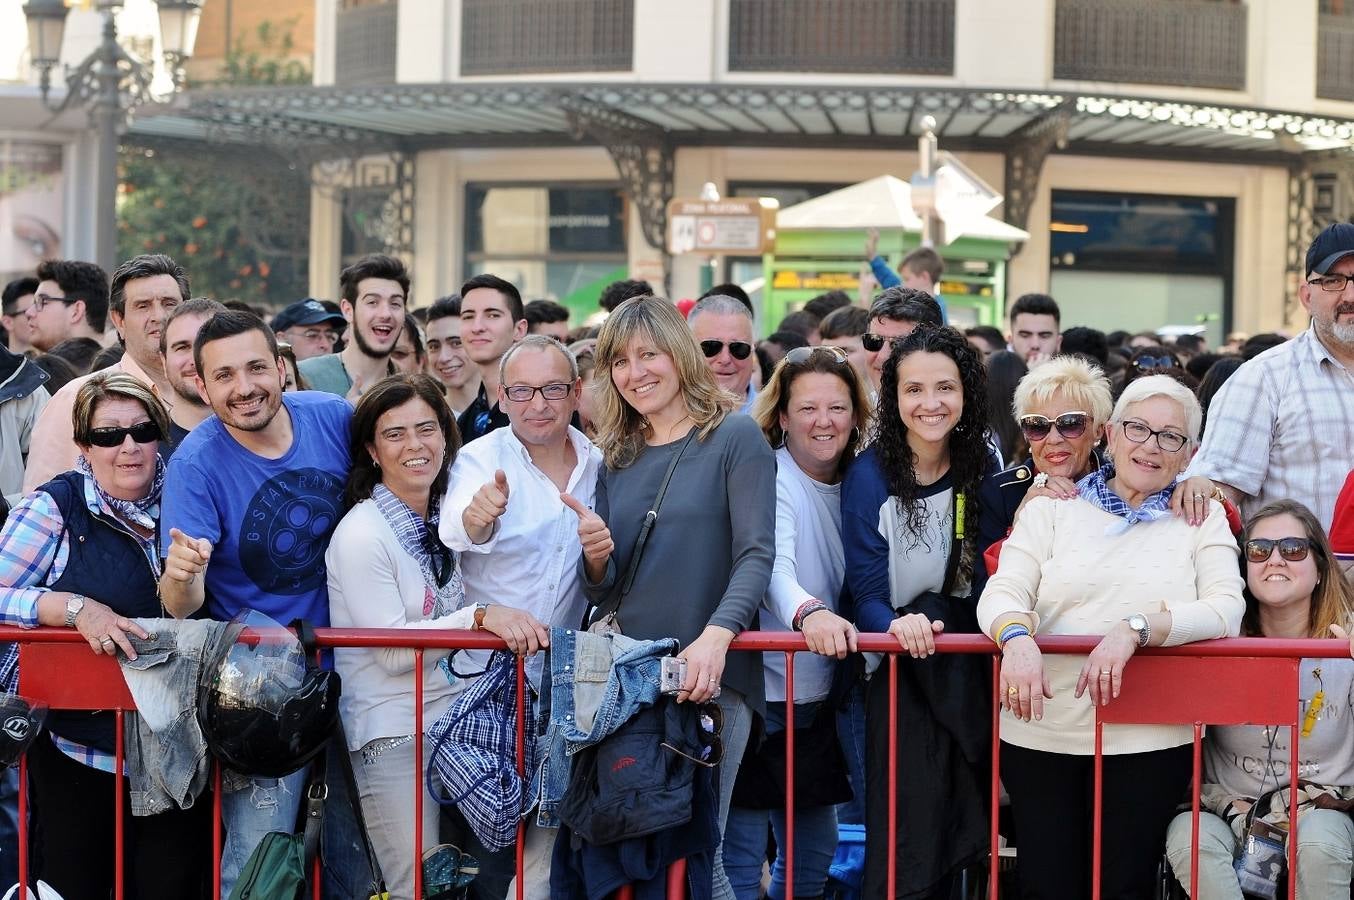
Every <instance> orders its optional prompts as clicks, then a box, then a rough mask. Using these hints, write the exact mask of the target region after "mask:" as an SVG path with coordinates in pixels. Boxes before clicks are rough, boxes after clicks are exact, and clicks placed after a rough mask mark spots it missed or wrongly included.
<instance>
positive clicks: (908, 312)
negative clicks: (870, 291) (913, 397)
mask: <svg viewBox="0 0 1354 900" xmlns="http://www.w3.org/2000/svg"><path fill="white" fill-rule="evenodd" d="M922 322H925V323H926V324H927V325H934V326H935V327H936V328H939V327H940V326H941V325H942V324H943V321H942V319H941V314H940V304H938V303H936V300H935V298H934V297H932V296H931V295H930V294H928V293H926V292H925V291H920V290H917V289H916V288H909V287H901V286H899V287H891V288H888V289H886V290H884V291H881V292H880V293H879V295H878V296H877V297H875V298H874V303H872V304H870V330H869V331H867V332H865V333H864V334H862V335H861V336H860V345H861V347H863V348H864V349H865V352H866V353H869V354H871V357H870V386H871V388H872V390H871V393H872V394H878V393H879V382H880V379H882V378H883V377H884V364H885V363H887V362H888V359H889V354H891V353H892V352H893V344H894V342H895V341H899V340H902V339H903V338H905V337H907V336H908V335H909V334H911V333H912V332H913V331H914V330H915V329H916V327H917V325H918V324H920V323H922Z"/></svg>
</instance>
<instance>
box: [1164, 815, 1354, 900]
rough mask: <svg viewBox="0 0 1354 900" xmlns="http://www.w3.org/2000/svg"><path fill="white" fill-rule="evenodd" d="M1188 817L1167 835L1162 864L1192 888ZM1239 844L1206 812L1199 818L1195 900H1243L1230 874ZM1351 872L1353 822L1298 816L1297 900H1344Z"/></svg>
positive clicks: (1223, 824) (1345, 818)
mask: <svg viewBox="0 0 1354 900" xmlns="http://www.w3.org/2000/svg"><path fill="white" fill-rule="evenodd" d="M1190 821H1191V817H1190V814H1189V813H1181V814H1180V815H1178V816H1176V817H1175V819H1173V820H1172V821H1171V825H1170V828H1168V829H1167V830H1166V858H1167V859H1169V860H1170V862H1171V871H1173V872H1174V873H1175V878H1176V880H1177V881H1179V882H1180V886H1181V887H1183V888H1184V889H1185V890H1186V891H1188V890H1189V882H1190V827H1191V826H1190ZM1236 851H1237V839H1236V836H1235V835H1234V834H1233V832H1232V829H1231V826H1229V825H1228V824H1227V823H1226V822H1224V821H1223V820H1222V819H1220V818H1219V817H1217V816H1215V815H1213V814H1212V813H1209V812H1202V811H1201V812H1200V813H1199V896H1200V897H1201V898H1204V900H1242V895H1241V887H1240V885H1239V884H1238V883H1237V880H1236V873H1235V872H1234V871H1233V870H1232V857H1233V855H1234V854H1235V853H1236ZM1351 870H1354V821H1351V820H1350V818H1349V814H1348V813H1344V812H1341V811H1339V810H1335V809H1306V810H1302V811H1301V812H1299V813H1298V898H1299V900H1327V898H1331V897H1348V896H1349V883H1350V875H1351Z"/></svg>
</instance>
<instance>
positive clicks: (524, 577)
mask: <svg viewBox="0 0 1354 900" xmlns="http://www.w3.org/2000/svg"><path fill="white" fill-rule="evenodd" d="M497 381H498V387H497V390H498V406H499V408H500V409H502V410H503V411H504V412H505V413H506V414H507V417H508V427H506V428H499V429H495V430H493V431H490V432H489V433H487V434H485V435H484V436H483V437H481V438H479V439H478V440H475V441H472V442H471V443H469V444H466V445H465V446H463V447H462V448H461V450H460V452H459V453H457V454H456V461H455V462H454V463H453V464H452V467H451V477H450V479H449V483H450V485H451V488H450V490H449V491H448V492H447V496H446V499H445V500H444V501H443V503H442V517H441V525H440V526H439V533H440V536H441V538H442V542H443V543H444V544H446V545H447V546H448V547H450V548H451V549H452V550H454V551H456V552H457V553H459V554H460V566H461V583H462V585H463V586H464V589H465V602H466V603H467V604H474V606H475V607H476V621H477V622H483V619H484V616H485V615H495V614H502V613H503V612H505V610H504V609H503V607H512V608H516V610H518V611H520V621H519V622H518V624H517V625H516V626H515V630H518V631H520V634H521V638H522V641H523V644H524V645H525V646H529V647H531V648H533V649H535V648H536V647H537V646H538V644H539V640H538V637H537V635H536V633H535V632H536V630H537V626H538V625H539V624H544V625H546V626H552V625H557V626H561V627H565V628H575V627H577V626H578V623H579V622H580V621H581V620H582V618H583V611H584V609H585V607H586V605H587V600H586V597H585V595H584V593H583V584H582V580H581V576H580V575H579V566H578V562H579V558H580V557H581V556H582V554H583V548H584V546H585V543H586V544H587V545H588V546H590V547H594V552H592V553H590V558H591V557H592V556H595V555H598V552H605V553H609V552H610V550H609V546H608V545H609V543H610V533H609V532H607V530H606V526H605V525H604V524H603V523H602V520H601V519H600V518H599V517H598V516H597V515H596V514H595V513H593V512H592V511H591V509H592V506H593V503H594V499H595V498H594V493H595V490H596V486H597V472H598V468H599V467H600V466H601V461H602V456H601V453H600V452H599V451H598V449H597V448H596V447H594V446H593V445H592V442H591V441H589V440H588V439H587V438H586V437H585V436H584V435H583V433H582V432H581V431H579V430H578V429H577V428H574V427H572V426H571V425H570V424H569V421H570V419H572V418H573V416H574V414H575V413H576V411H577V410H578V401H579V397H580V396H581V393H582V387H583V383H582V381H581V379H580V378H579V376H578V363H577V362H576V361H575V359H574V357H573V355H572V354H571V353H569V351H568V350H567V349H566V348H565V346H564V345H563V344H561V343H560V342H559V341H557V340H555V339H554V338H552V337H549V336H548V335H543V334H533V335H528V336H527V337H525V338H523V339H522V340H521V341H518V342H517V343H514V344H513V345H512V346H511V347H510V348H509V349H508V351H507V352H506V353H505V354H504V355H503V359H502V361H501V362H500V363H499V377H498V379H497ZM487 658H488V654H487V653H485V652H474V653H465V652H463V653H458V654H457V658H456V668H457V670H459V671H467V672H473V671H478V670H480V669H482V668H483V664H484V663H485V662H486V661H487ZM527 674H528V677H530V678H531V680H532V682H533V684H537V685H539V683H540V674H541V657H539V656H537V657H534V658H532V659H531V660H529V661H528V664H527ZM533 819H534V817H529V818H528V822H529V823H530V824H529V827H528V831H527V841H526V846H527V850H526V852H527V860H526V870H525V871H526V879H525V880H526V889H527V890H526V896H527V897H528V898H537V897H540V898H544V897H547V896H548V895H549V881H550V879H549V861H550V850H551V847H552V845H553V841H554V831H553V830H551V829H541V828H538V827H537V826H536V825H535V823H534V821H533ZM470 852H471V853H472V855H474V856H476V857H477V858H479V860H480V874H479V875H478V876H477V879H476V882H477V884H480V887H481V888H482V889H483V890H482V891H481V892H480V893H478V894H477V896H481V897H489V896H493V897H502V896H505V894H506V893H507V887H508V882H509V881H510V880H511V878H512V873H513V863H514V858H513V848H512V847H507V848H505V850H504V851H502V852H499V853H494V854H489V855H488V858H487V859H486V858H485V857H484V856H483V855H481V854H480V853H476V852H475V851H474V850H473V849H472V850H471V851H470Z"/></svg>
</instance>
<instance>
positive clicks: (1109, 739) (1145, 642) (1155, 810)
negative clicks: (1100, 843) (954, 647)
mask: <svg viewBox="0 0 1354 900" xmlns="http://www.w3.org/2000/svg"><path fill="white" fill-rule="evenodd" d="M1200 415H1201V413H1200V410H1199V403H1198V401H1197V400H1196V399H1195V397H1194V395H1193V394H1192V393H1190V392H1189V390H1187V389H1186V388H1184V387H1183V386H1181V385H1180V384H1179V383H1178V382H1176V381H1174V380H1172V379H1170V378H1167V377H1165V376H1151V377H1149V378H1143V379H1140V380H1138V381H1136V382H1134V383H1133V384H1132V385H1130V386H1129V388H1128V389H1127V390H1125V391H1124V394H1123V396H1121V397H1120V398H1119V402H1118V404H1117V405H1116V406H1115V408H1114V412H1113V414H1112V415H1111V417H1110V422H1109V425H1108V427H1107V429H1106V432H1107V435H1108V441H1107V457H1108V459H1107V461H1106V463H1105V464H1104V465H1103V466H1101V467H1100V468H1098V469H1095V470H1094V471H1092V472H1091V473H1090V474H1088V475H1086V476H1085V477H1083V478H1082V479H1081V480H1080V481H1079V482H1077V492H1078V497H1077V499H1074V500H1070V501H1066V502H1064V501H1058V500H1053V499H1051V498H1048V497H1034V498H1032V499H1031V500H1030V501H1029V503H1028V504H1026V506H1025V509H1024V510H1023V511H1022V512H1021V514H1020V517H1019V518H1018V519H1017V520H1016V523H1015V528H1014V529H1013V530H1012V532H1011V536H1010V537H1009V538H1007V540H1006V543H1005V545H1004V546H1003V547H1002V550H1001V564H1000V567H999V568H998V570H997V571H996V573H995V574H994V575H992V577H991V578H989V579H988V582H987V587H986V588H985V589H984V591H983V595H982V598H981V599H980V600H979V602H978V621H979V624H980V625H981V626H982V629H983V631H984V632H986V633H987V634H988V635H990V636H991V637H992V639H993V640H994V641H996V642H997V644H998V645H999V646H1000V647H1001V650H1002V664H1001V679H1000V691H1001V697H1000V699H1001V704H1002V706H1003V707H1004V709H1005V714H1004V715H1003V716H1002V717H1001V740H1002V746H1001V775H1002V780H1003V782H1004V783H1005V785H1006V789H1007V792H1008V793H1009V794H1010V796H1011V807H1012V812H1013V814H1014V817H1015V827H1016V830H1017V832H1018V833H1019V835H1020V837H1019V845H1020V881H1021V887H1022V893H1023V894H1025V895H1026V896H1037V897H1054V898H1059V897H1066V898H1079V897H1087V896H1089V895H1090V884H1091V872H1090V838H1089V832H1088V830H1087V828H1086V822H1087V821H1089V820H1090V817H1091V812H1092V796H1091V791H1090V785H1091V782H1092V778H1091V772H1092V765H1093V761H1094V755H1093V750H1094V719H1095V715H1094V709H1093V708H1092V707H1093V705H1103V704H1108V703H1111V702H1113V700H1114V698H1115V697H1117V696H1118V694H1119V690H1120V688H1121V686H1122V683H1123V679H1124V677H1125V667H1126V666H1127V665H1128V663H1129V661H1130V660H1131V659H1132V657H1133V654H1134V652H1135V651H1136V650H1137V649H1138V648H1139V647H1146V646H1163V645H1165V646H1177V645H1180V644H1185V643H1189V642H1192V641H1201V640H1207V639H1210V638H1219V637H1228V636H1232V635H1235V634H1236V633H1237V631H1238V629H1239V628H1240V625H1241V616H1242V612H1243V610H1244V608H1245V604H1244V602H1243V600H1242V597H1241V591H1242V583H1241V577H1240V575H1239V574H1238V572H1237V562H1236V559H1237V546H1236V541H1235V540H1234V539H1233V538H1232V533H1231V530H1230V529H1229V528H1228V525H1227V520H1226V514H1225V513H1224V511H1223V508H1222V505H1221V504H1219V503H1216V502H1212V503H1210V508H1209V511H1208V514H1207V516H1206V517H1205V518H1204V522H1203V524H1202V525H1199V526H1198V527H1191V526H1190V525H1189V524H1188V523H1187V522H1185V521H1184V520H1182V519H1180V518H1179V517H1176V516H1172V515H1171V513H1170V508H1169V505H1170V496H1171V491H1172V489H1173V488H1174V487H1175V481H1176V477H1177V476H1178V475H1179V474H1180V472H1181V470H1183V469H1184V467H1185V464H1186V463H1187V462H1188V461H1189V458H1190V454H1191V451H1192V450H1193V449H1194V447H1195V446H1196V445H1197V442H1198V432H1199V419H1200ZM1036 634H1073V635H1086V634H1096V635H1104V637H1103V638H1102V639H1101V641H1100V642H1099V644H1098V645H1097V646H1096V648H1095V649H1094V650H1093V651H1092V652H1091V654H1090V655H1089V656H1073V655H1053V656H1050V657H1049V658H1048V659H1047V660H1046V659H1045V658H1044V656H1043V654H1042V653H1041V651H1040V649H1039V647H1038V645H1036V644H1035V642H1034V639H1033V638H1034V635H1036ZM1127 677H1132V676H1131V675H1129V676H1127ZM1192 737H1193V732H1192V730H1191V729H1190V728H1189V727H1183V728H1178V727H1163V726H1133V725H1124V726H1116V727H1115V728H1113V729H1110V730H1108V731H1107V732H1106V734H1105V781H1104V791H1105V794H1104V796H1105V809H1106V810H1108V811H1109V812H1108V814H1107V815H1106V816H1105V817H1104V824H1103V834H1104V841H1105V847H1106V848H1109V849H1108V852H1107V853H1106V855H1105V860H1104V864H1103V871H1102V873H1101V877H1102V879H1103V880H1102V885H1103V886H1104V894H1103V896H1105V897H1106V898H1115V897H1145V896H1150V894H1151V882H1152V879H1153V877H1154V875H1155V872H1156V866H1157V863H1158V861H1159V860H1160V855H1161V846H1162V842H1163V840H1164V839H1165V834H1166V826H1167V824H1168V823H1169V821H1170V819H1171V816H1172V814H1173V813H1174V811H1175V806H1176V804H1177V803H1178V802H1179V801H1180V797H1181V796H1182V795H1183V794H1184V792H1185V788H1186V786H1187V785H1188V783H1189V777H1190V772H1191V769H1192V766H1191V763H1192V759H1191V752H1190V745H1191V743H1192ZM1129 810H1131V811H1132V814H1131V815H1130V814H1129V812H1128V811H1129Z"/></svg>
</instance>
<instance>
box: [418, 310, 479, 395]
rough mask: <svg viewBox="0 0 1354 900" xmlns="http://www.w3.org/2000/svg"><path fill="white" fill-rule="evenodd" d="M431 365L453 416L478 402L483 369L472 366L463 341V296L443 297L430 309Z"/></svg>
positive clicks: (428, 332) (429, 355)
mask: <svg viewBox="0 0 1354 900" xmlns="http://www.w3.org/2000/svg"><path fill="white" fill-rule="evenodd" d="M425 332H426V333H427V336H428V362H429V363H430V364H431V366H432V370H433V374H434V375H436V376H437V380H438V381H440V382H442V390H443V391H444V392H445V393H446V395H447V405H448V406H450V407H451V412H452V415H455V416H460V414H461V413H463V412H465V411H466V410H467V409H469V408H470V404H471V403H474V402H475V396H476V395H477V394H478V393H479V389H480V370H479V368H478V367H477V366H473V365H471V364H470V357H468V356H466V355H465V344H463V343H462V342H461V297H460V295H459V294H452V295H451V296H449V297H442V298H441V299H439V300H437V301H436V302H434V303H433V305H432V306H430V307H428V325H427V328H426V329H425Z"/></svg>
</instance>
